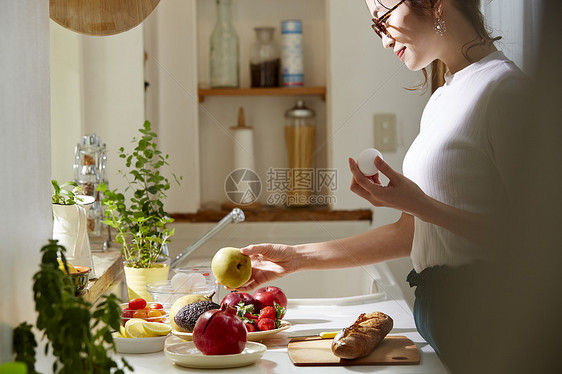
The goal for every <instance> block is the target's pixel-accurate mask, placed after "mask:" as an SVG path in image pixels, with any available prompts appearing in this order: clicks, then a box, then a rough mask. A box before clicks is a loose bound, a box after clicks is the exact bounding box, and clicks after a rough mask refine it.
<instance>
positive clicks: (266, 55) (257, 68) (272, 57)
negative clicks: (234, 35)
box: [250, 27, 281, 87]
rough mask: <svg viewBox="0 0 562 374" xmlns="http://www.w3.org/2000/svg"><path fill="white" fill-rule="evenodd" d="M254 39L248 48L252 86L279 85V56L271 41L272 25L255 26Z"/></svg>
mask: <svg viewBox="0 0 562 374" xmlns="http://www.w3.org/2000/svg"><path fill="white" fill-rule="evenodd" d="M254 31H255V32H256V41H255V42H254V43H253V44H252V47H251V50H250V77H251V85H252V87H279V70H280V66H281V58H280V52H279V48H278V47H277V44H275V42H274V41H273V33H274V32H275V28H274V27H256V28H254Z"/></svg>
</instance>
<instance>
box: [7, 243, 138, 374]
mask: <svg viewBox="0 0 562 374" xmlns="http://www.w3.org/2000/svg"><path fill="white" fill-rule="evenodd" d="M41 253H42V257H41V264H40V269H39V271H38V272H37V273H35V275H34V276H33V295H34V300H35V310H36V311H37V320H36V323H35V327H37V330H38V332H40V333H42V339H43V338H46V340H45V343H46V344H45V347H44V353H45V354H52V355H53V357H54V359H55V360H54V362H53V365H52V370H51V372H52V373H56V374H70V373H91V374H94V373H113V374H124V373H125V370H126V369H128V370H130V371H132V370H133V368H132V367H131V366H130V365H129V363H128V362H127V361H126V360H125V359H124V358H121V360H120V361H121V363H119V362H118V361H117V360H114V358H113V355H112V354H111V352H114V351H116V348H115V343H114V341H113V336H112V331H115V330H119V326H120V324H121V319H120V317H119V315H120V312H121V310H120V308H119V299H118V298H117V296H115V295H114V294H110V295H108V296H102V300H101V302H99V303H97V305H96V306H95V307H94V306H92V304H90V303H89V302H87V301H85V300H83V299H82V298H80V297H74V284H73V281H72V279H71V277H70V276H69V275H68V273H69V269H68V267H69V264H68V263H67V262H66V258H65V248H64V247H63V246H62V245H60V244H58V243H57V241H56V240H49V244H47V245H45V246H43V247H42V248H41ZM57 258H58V260H57ZM59 261H62V265H63V269H64V270H62V269H61V267H60V265H59ZM32 328H33V326H32V325H30V324H29V323H27V322H22V323H21V324H20V325H19V326H18V327H16V328H15V329H14V338H13V352H14V354H15V361H16V363H19V364H20V365H24V366H25V368H27V372H28V373H29V374H34V373H37V371H36V369H35V364H36V351H37V345H38V344H37V343H38V342H37V341H36V339H35V335H34V333H33V331H32ZM16 363H14V364H16ZM25 368H22V367H20V368H19V371H17V372H18V373H21V372H25V371H26V370H25ZM7 370H10V369H7ZM7 372H11V371H7ZM14 372H16V371H14Z"/></svg>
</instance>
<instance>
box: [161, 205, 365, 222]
mask: <svg viewBox="0 0 562 374" xmlns="http://www.w3.org/2000/svg"><path fill="white" fill-rule="evenodd" d="M241 208H242V210H243V211H244V215H245V216H246V220H245V222H297V221H364V220H368V221H372V219H373V211H372V210H370V209H357V210H331V209H328V208H278V207H268V206H264V207H261V208H259V209H248V210H245V209H244V208H243V207H241ZM229 212H230V211H229V210H207V211H198V212H197V213H174V214H170V217H172V218H173V219H175V221H176V222H191V223H197V222H218V221H220V220H221V219H222V218H224V216H226V215H227V214H228V213H229Z"/></svg>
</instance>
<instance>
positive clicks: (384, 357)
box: [288, 336, 420, 366]
mask: <svg viewBox="0 0 562 374" xmlns="http://www.w3.org/2000/svg"><path fill="white" fill-rule="evenodd" d="M332 340H333V339H320V338H317V337H310V338H294V339H292V340H291V341H290V342H289V346H288V351H289V357H290V358H291V361H293V364H295V366H352V365H418V364H419V363H420V352H419V351H418V347H416V345H415V344H414V343H413V342H412V341H411V340H410V339H408V338H406V337H405V336H387V337H386V338H384V340H383V341H382V342H381V343H380V344H379V345H378V346H376V347H375V349H374V350H373V352H371V354H370V355H368V356H366V357H363V358H359V359H356V360H346V359H341V358H339V357H337V356H335V355H334V354H333V353H332Z"/></svg>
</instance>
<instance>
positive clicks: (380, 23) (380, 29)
mask: <svg viewBox="0 0 562 374" xmlns="http://www.w3.org/2000/svg"><path fill="white" fill-rule="evenodd" d="M404 1H406V0H400V1H399V2H398V4H396V5H395V6H393V7H392V8H391V9H389V10H388V12H386V13H385V14H383V15H382V16H381V17H379V18H378V19H377V18H373V24H372V25H371V27H372V28H373V30H374V31H375V32H376V33H377V35H378V36H379V37H381V38H382V34H384V35H386V36H387V37H389V38H392V35H390V34H389V32H388V30H387V28H386V26H385V25H384V24H385V23H386V21H388V17H390V14H391V13H392V12H393V11H394V10H395V9H396V8H398V6H400V4H402V3H403V2H404ZM377 2H378V3H379V4H381V3H380V2H379V1H378V0H377ZM381 5H382V4H381ZM382 6H383V7H384V5H382ZM385 8H386V7H385ZM387 9H388V8H387Z"/></svg>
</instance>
